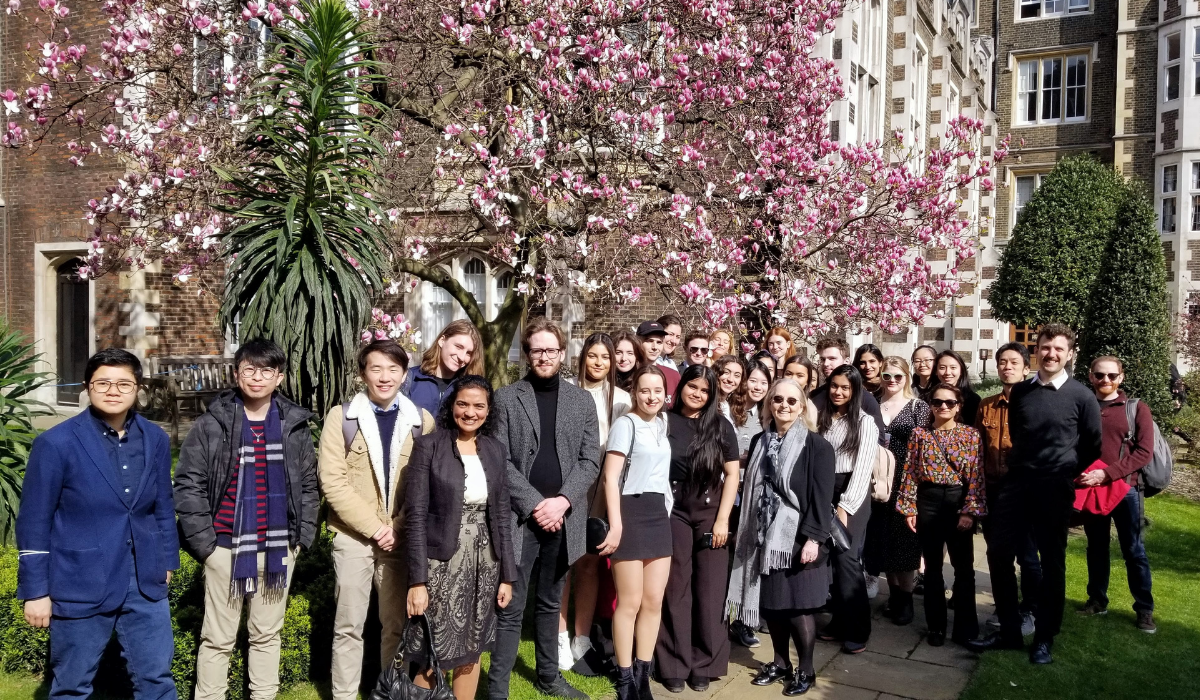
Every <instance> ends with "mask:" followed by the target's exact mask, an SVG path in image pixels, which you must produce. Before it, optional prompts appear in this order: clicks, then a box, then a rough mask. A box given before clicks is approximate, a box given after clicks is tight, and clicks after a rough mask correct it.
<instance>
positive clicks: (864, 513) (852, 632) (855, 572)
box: [829, 474, 871, 644]
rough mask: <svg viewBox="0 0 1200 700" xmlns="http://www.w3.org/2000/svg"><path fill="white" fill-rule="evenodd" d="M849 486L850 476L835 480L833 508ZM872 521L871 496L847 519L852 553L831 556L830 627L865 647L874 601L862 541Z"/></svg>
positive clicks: (836, 477)
mask: <svg viewBox="0 0 1200 700" xmlns="http://www.w3.org/2000/svg"><path fill="white" fill-rule="evenodd" d="M849 483H850V474H837V475H835V476H834V489H833V503H832V505H833V506H836V505H837V504H838V501H840V500H841V498H842V492H843V491H845V490H846V486H847V485H848V484H849ZM870 520H871V497H870V496H869V495H868V496H867V498H866V499H865V500H864V501H863V503H862V505H860V506H859V507H858V510H857V511H855V512H854V515H851V516H849V517H848V518H847V522H846V529H847V530H848V531H849V532H850V549H848V550H847V551H845V552H838V551H837V550H836V549H834V550H833V551H831V552H830V553H829V559H830V562H831V563H832V564H833V600H832V605H831V609H832V610H833V619H832V620H830V623H829V624H830V626H831V627H832V628H833V630H834V631H835V632H836V634H837V636H838V637H839V638H840V639H841V640H842V641H844V642H856V643H858V644H866V643H867V639H868V638H870V636H871V601H870V599H868V598H867V580H866V576H865V574H866V572H865V571H863V563H862V551H863V541H864V540H865V538H866V534H867V524H868V523H869V522H870Z"/></svg>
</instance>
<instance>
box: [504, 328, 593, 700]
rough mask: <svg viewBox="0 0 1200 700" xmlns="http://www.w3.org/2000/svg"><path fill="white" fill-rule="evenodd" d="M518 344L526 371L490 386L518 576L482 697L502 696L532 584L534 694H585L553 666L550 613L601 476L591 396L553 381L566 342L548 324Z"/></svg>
mask: <svg viewBox="0 0 1200 700" xmlns="http://www.w3.org/2000/svg"><path fill="white" fill-rule="evenodd" d="M521 345H522V348H523V349H524V351H525V355H526V357H527V358H528V360H529V367H530V371H529V373H528V374H527V375H525V377H524V378H522V379H521V380H520V381H518V382H516V383H514V384H511V385H509V386H506V387H504V388H503V389H500V390H499V391H497V392H496V399H495V408H494V410H495V416H494V419H493V420H494V423H493V429H492V433H493V435H494V436H495V437H496V438H497V439H499V440H500V441H501V442H503V443H504V444H505V446H507V447H508V488H509V491H510V493H511V494H512V509H513V522H514V525H513V530H512V532H513V545H514V553H515V555H516V559H517V580H516V581H514V582H513V597H512V601H511V602H510V603H509V604H508V607H507V608H504V609H502V610H500V611H499V617H498V620H497V623H496V644H495V650H494V651H493V652H492V665H491V669H490V670H489V672H488V697H489V698H491V699H492V700H503V699H504V698H507V697H508V696H509V691H508V681H509V676H510V675H511V674H512V669H513V665H514V664H515V663H516V660H517V646H518V645H519V644H520V641H521V621H522V619H523V617H524V612H525V601H526V600H527V599H528V594H529V588H530V584H531V583H532V584H533V587H534V588H535V589H536V591H535V593H534V595H535V601H536V602H535V611H534V620H535V628H536V636H535V649H536V658H537V680H536V681H535V685H536V686H537V689H538V691H539V692H541V693H542V694H543V695H550V696H554V697H563V698H587V695H585V694H583V693H581V692H580V691H578V690H576V689H575V688H574V687H572V686H571V685H570V684H569V683H567V681H566V679H564V678H563V677H562V674H561V673H559V670H558V614H559V609H560V607H561V605H562V592H563V583H564V581H565V579H566V575H567V572H568V571H569V570H570V567H571V564H573V563H574V562H575V560H576V559H578V558H579V557H580V556H582V555H583V554H584V552H585V550H586V548H587V517H588V503H587V494H588V490H589V489H590V488H591V487H592V484H593V483H595V481H596V478H597V477H598V476H599V474H600V465H599V464H598V463H597V461H596V460H597V457H598V456H599V455H600V445H599V442H598V433H599V424H598V422H597V418H596V404H595V402H594V401H593V400H592V398H591V395H589V394H588V392H587V391H585V390H583V389H580V388H579V387H577V386H575V385H573V384H571V383H569V382H567V381H563V380H561V377H560V375H559V370H560V369H561V368H562V363H563V360H564V359H565V354H566V350H565V349H564V348H565V344H564V337H563V332H562V329H560V328H559V327H558V326H557V325H555V324H554V323H553V322H551V321H549V320H547V319H546V318H540V317H539V318H535V319H531V320H530V321H529V322H528V323H526V325H525V331H524V333H523V334H522V341H521Z"/></svg>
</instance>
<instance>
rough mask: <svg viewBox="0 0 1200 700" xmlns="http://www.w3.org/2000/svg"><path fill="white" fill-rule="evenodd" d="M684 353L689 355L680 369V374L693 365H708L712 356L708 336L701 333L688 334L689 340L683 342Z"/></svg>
mask: <svg viewBox="0 0 1200 700" xmlns="http://www.w3.org/2000/svg"><path fill="white" fill-rule="evenodd" d="M683 351H684V352H686V353H687V359H686V360H684V361H683V365H681V366H680V367H679V371H680V372H683V370H685V369H687V368H688V367H690V366H692V365H707V364H708V358H709V356H710V355H711V354H712V348H711V347H709V342H708V334H707V333H701V332H700V331H692V332H691V333H688V336H687V340H685V341H684V342H683Z"/></svg>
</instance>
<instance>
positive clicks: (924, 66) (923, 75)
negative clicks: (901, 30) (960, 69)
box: [912, 33, 930, 173]
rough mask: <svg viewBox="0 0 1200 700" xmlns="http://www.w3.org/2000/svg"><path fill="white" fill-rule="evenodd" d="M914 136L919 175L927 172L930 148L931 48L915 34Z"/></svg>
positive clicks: (913, 82) (913, 55) (913, 83)
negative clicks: (926, 162)
mask: <svg viewBox="0 0 1200 700" xmlns="http://www.w3.org/2000/svg"><path fill="white" fill-rule="evenodd" d="M913 42H914V44H915V45H914V46H913V54H912V57H913V58H912V60H913V81H912V91H913V93H912V134H913V147H914V150H915V151H916V156H917V157H916V167H917V172H918V173H923V172H925V156H926V153H927V152H928V148H929V144H928V141H929V61H930V54H929V48H928V47H926V46H925V42H923V41H921V37H919V36H917V35H916V34H915V33H914V34H913Z"/></svg>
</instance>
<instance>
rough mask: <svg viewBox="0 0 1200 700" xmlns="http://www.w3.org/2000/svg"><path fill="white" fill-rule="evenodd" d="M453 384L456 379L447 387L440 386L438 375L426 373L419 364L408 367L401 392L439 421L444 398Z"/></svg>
mask: <svg viewBox="0 0 1200 700" xmlns="http://www.w3.org/2000/svg"><path fill="white" fill-rule="evenodd" d="M453 384H454V381H453V380H451V381H450V382H449V383H448V384H447V385H446V389H445V390H442V389H441V388H440V387H439V386H438V380H437V377H433V376H430V375H428V374H425V373H424V372H422V371H421V367H420V365H418V366H416V367H410V368H409V369H408V374H407V375H406V376H405V377H404V383H403V384H401V385H400V393H401V394H404V395H405V396H407V397H408V400H409V401H412V402H413V403H414V404H416V406H417V408H423V409H425V410H426V411H429V415H431V416H433V420H434V421H437V420H440V419H441V411H442V399H444V398H446V394H448V393H450V387H451V386H453ZM441 427H442V426H440V425H438V426H436V428H441Z"/></svg>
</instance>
